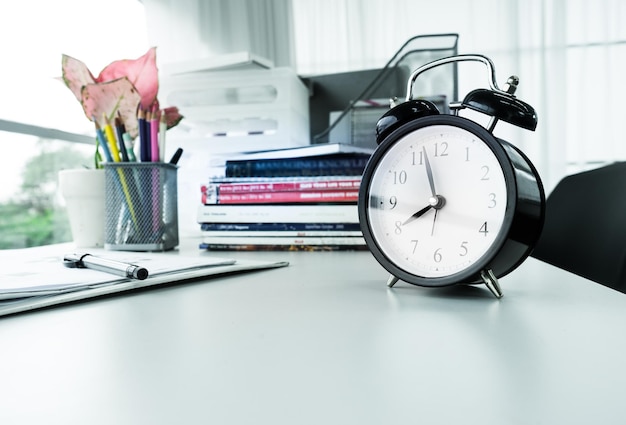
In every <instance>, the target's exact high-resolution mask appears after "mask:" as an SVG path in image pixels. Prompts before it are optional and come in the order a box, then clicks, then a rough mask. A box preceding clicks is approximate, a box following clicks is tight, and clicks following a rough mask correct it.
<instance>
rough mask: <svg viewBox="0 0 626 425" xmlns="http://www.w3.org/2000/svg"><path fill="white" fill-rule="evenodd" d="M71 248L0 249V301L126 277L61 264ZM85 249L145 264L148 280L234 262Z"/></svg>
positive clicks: (57, 291)
mask: <svg viewBox="0 0 626 425" xmlns="http://www.w3.org/2000/svg"><path fill="white" fill-rule="evenodd" d="M73 251H75V249H74V248H73V245H72V244H61V245H49V246H43V247H35V248H26V249H15V250H2V251H0V264H2V267H0V300H6V299H11V298H18V297H24V296H32V295H44V294H51V293H59V292H63V291H69V290H72V291H73V290H77V289H84V288H93V287H96V286H99V285H107V284H112V283H118V282H124V281H128V280H129V279H126V278H122V277H120V276H116V275H114V274H110V273H106V272H101V271H97V270H90V269H82V268H81V269H74V268H68V267H65V266H64V265H63V256H64V255H65V254H66V253H69V252H73ZM85 252H88V253H90V254H93V255H98V256H102V257H104V258H110V259H114V260H118V261H123V262H128V263H133V264H137V265H140V266H143V267H146V268H147V269H148V271H149V273H150V275H149V277H148V279H151V278H154V277H158V276H161V275H166V274H171V273H181V272H184V271H190V270H194V269H200V268H207V267H214V266H220V265H227V264H234V263H235V260H233V259H229V258H216V257H207V256H197V257H195V256H194V257H186V256H182V255H176V254H169V253H149V252H128V251H106V250H103V249H93V248H91V249H89V250H86V251H85Z"/></svg>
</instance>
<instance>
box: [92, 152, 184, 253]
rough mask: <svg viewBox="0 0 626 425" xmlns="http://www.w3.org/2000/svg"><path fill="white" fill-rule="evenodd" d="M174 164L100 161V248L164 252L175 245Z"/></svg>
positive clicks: (175, 168) (175, 173)
mask: <svg viewBox="0 0 626 425" xmlns="http://www.w3.org/2000/svg"><path fill="white" fill-rule="evenodd" d="M177 169H178V168H177V166H175V165H173V164H169V163H164V162H115V163H106V164H104V171H105V176H104V189H105V208H104V247H105V249H110V250H120V251H167V250H169V249H172V248H174V247H176V246H177V245H178V192H177Z"/></svg>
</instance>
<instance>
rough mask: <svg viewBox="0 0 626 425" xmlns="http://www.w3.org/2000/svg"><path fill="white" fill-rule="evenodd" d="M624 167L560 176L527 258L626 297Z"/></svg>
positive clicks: (609, 166) (625, 187)
mask: <svg viewBox="0 0 626 425" xmlns="http://www.w3.org/2000/svg"><path fill="white" fill-rule="evenodd" d="M625 189H626V162H618V163H614V164H611V165H608V166H605V167H602V168H598V169H595V170H591V171H586V172H581V173H578V174H574V175H571V176H567V177H565V178H564V179H563V180H561V181H560V182H559V183H558V184H557V186H556V187H555V188H554V190H553V191H552V193H551V194H550V195H549V196H548V199H547V201H546V219H545V224H544V228H543V232H542V234H541V236H540V238H539V241H538V243H537V245H536V247H535V249H534V251H533V253H532V254H531V256H532V257H535V258H537V259H539V260H542V261H545V262H546V263H549V264H552V265H554V266H557V267H560V268H562V269H565V270H567V271H570V272H572V273H575V274H577V275H580V276H583V277H585V278H587V279H590V280H593V281H594V282H597V283H600V284H602V285H605V286H607V287H609V288H612V289H615V290H617V291H620V292H622V293H626V267H625V263H626V190H625Z"/></svg>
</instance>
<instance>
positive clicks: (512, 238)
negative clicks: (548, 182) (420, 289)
mask: <svg viewBox="0 0 626 425" xmlns="http://www.w3.org/2000/svg"><path fill="white" fill-rule="evenodd" d="M433 125H449V126H456V127H459V128H462V129H464V130H467V131H469V132H471V133H473V134H474V135H475V136H476V137H477V138H479V139H481V140H482V141H483V142H484V143H485V144H486V145H487V146H488V147H489V148H490V149H491V150H492V152H493V153H494V155H495V156H496V158H497V160H498V162H499V164H500V166H501V168H502V171H503V173H504V176H505V182H506V188H507V208H506V212H505V218H504V222H503V225H502V228H501V229H500V232H499V234H498V236H497V237H496V239H495V241H494V243H493V245H492V246H491V247H490V248H489V250H488V251H487V252H486V253H485V254H484V255H483V256H482V257H481V258H480V259H478V260H477V261H476V262H475V263H474V264H473V265H471V266H470V267H468V268H467V269H465V270H463V271H461V272H458V273H455V274H451V275H449V276H443V277H434V278H433V277H423V276H417V275H414V274H412V273H410V272H407V271H406V270H404V269H402V268H400V267H399V266H397V265H396V264H395V263H394V261H393V260H392V259H390V258H388V256H387V255H386V254H385V253H384V252H383V250H382V249H381V248H380V247H379V245H378V243H377V241H376V238H375V237H373V235H372V231H371V227H370V221H369V214H368V208H369V199H370V196H369V195H370V193H369V192H370V183H371V179H372V176H373V174H374V172H375V171H376V168H377V166H378V163H379V161H380V160H381V159H382V158H383V156H384V155H385V154H386V153H387V152H388V151H389V149H391V148H392V147H393V146H394V145H395V143H396V142H397V141H398V140H400V139H401V138H403V137H405V136H406V135H408V134H409V133H411V132H414V131H416V130H418V129H420V128H424V127H427V126H433ZM358 214H359V221H360V224H361V230H362V232H363V236H364V238H365V241H366V243H367V246H368V248H369V249H370V251H371V252H372V254H373V255H374V257H375V258H376V260H377V261H378V262H379V263H380V264H381V266H383V267H384V268H385V269H386V270H387V271H388V272H389V273H391V274H392V275H393V276H395V277H397V278H399V279H401V280H403V281H405V282H407V283H411V284H414V285H418V286H429V287H441V286H449V285H454V284H461V283H467V284H476V283H484V279H483V278H482V277H481V273H482V272H485V271H487V270H490V271H491V272H492V273H493V275H495V277H496V278H500V277H502V276H505V275H507V274H508V273H510V272H511V271H513V270H515V269H516V268H517V267H518V266H519V265H520V264H521V263H522V262H523V261H524V260H525V259H526V258H527V257H528V256H529V255H530V254H531V252H532V249H533V247H534V246H535V244H536V242H537V240H538V239H539V236H540V235H541V231H542V228H543V223H544V218H545V192H544V188H543V184H542V182H541V178H540V177H539V173H538V172H537V170H536V169H535V167H534V165H533V164H532V163H531V161H530V160H529V159H528V157H527V156H526V155H525V154H524V153H523V152H522V151H521V150H519V149H518V148H516V147H515V146H513V145H512V144H510V143H508V142H507V141H505V140H502V139H498V138H496V137H494V136H493V135H492V134H491V132H489V131H488V130H487V129H485V128H484V127H482V126H480V125H479V124H477V123H476V122H474V121H471V120H469V119H467V118H464V117H460V116H458V115H430V116H422V117H419V118H416V119H414V120H408V122H404V123H402V124H401V125H399V126H398V127H397V128H395V129H393V131H391V132H390V133H389V134H387V135H385V136H384V137H383V138H382V140H380V145H379V146H378V147H377V149H376V150H375V151H374V153H373V154H372V156H371V158H370V159H369V161H368V164H367V166H366V167H365V170H364V172H363V176H362V180H361V186H360V189H359V201H358Z"/></svg>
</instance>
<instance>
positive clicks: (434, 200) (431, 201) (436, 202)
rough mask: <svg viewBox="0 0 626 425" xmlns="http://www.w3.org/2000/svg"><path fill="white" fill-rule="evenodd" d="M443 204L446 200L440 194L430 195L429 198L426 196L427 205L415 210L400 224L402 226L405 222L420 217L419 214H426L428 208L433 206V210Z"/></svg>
mask: <svg viewBox="0 0 626 425" xmlns="http://www.w3.org/2000/svg"><path fill="white" fill-rule="evenodd" d="M445 204H446V200H445V198H444V197H443V196H440V195H437V196H431V197H430V198H428V205H427V206H425V207H424V208H422V209H421V210H419V211H418V212H416V213H415V214H413V215H412V216H411V217H409V218H407V219H406V220H405V221H404V223H402V225H403V226H404V225H405V224H407V223H410V222H412V221H413V220H415V219H416V218H420V217H421V216H423V215H424V214H426V213H427V212H428V210H430V209H431V208H434V209H435V210H439V209H440V208H441V207H443V206H444V205H445ZM435 214H436V213H435Z"/></svg>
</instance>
